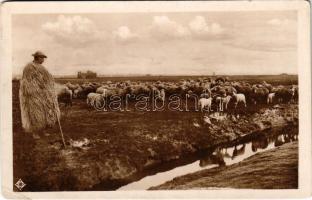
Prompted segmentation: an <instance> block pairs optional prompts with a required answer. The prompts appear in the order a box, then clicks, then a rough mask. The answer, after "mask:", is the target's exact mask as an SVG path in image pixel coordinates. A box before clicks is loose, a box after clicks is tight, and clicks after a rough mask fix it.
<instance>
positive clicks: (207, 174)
mask: <svg viewBox="0 0 312 200" xmlns="http://www.w3.org/2000/svg"><path fill="white" fill-rule="evenodd" d="M198 188H200V189H205V188H206V189H209V188H250V189H290V188H298V142H292V143H288V144H284V145H282V146H280V147H277V148H276V149H273V150H269V151H266V152H261V153H258V154H255V155H254V156H251V157H250V158H247V159H246V160H243V161H242V162H240V163H237V164H233V165H230V166H226V167H219V168H213V169H208V170H202V171H199V172H197V173H193V174H188V175H185V176H181V177H178V178H175V179H173V180H172V181H169V182H166V183H164V184H162V185H160V186H157V187H153V188H150V189H151V190H188V189H198Z"/></svg>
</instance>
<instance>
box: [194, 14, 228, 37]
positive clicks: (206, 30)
mask: <svg viewBox="0 0 312 200" xmlns="http://www.w3.org/2000/svg"><path fill="white" fill-rule="evenodd" d="M189 27H190V30H191V32H192V33H193V35H194V36H195V37H196V36H201V37H202V36H216V35H219V34H222V33H223V32H224V29H223V28H222V27H221V25H220V24H218V23H212V24H210V25H209V24H207V22H206V19H205V18H204V17H203V16H196V17H195V18H194V19H193V20H192V21H191V22H190V23H189Z"/></svg>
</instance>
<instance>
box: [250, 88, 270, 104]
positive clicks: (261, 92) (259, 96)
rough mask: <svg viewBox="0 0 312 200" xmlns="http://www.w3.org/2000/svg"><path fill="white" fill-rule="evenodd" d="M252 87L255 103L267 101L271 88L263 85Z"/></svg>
mask: <svg viewBox="0 0 312 200" xmlns="http://www.w3.org/2000/svg"><path fill="white" fill-rule="evenodd" d="M252 89H253V92H252V98H253V100H254V104H257V103H259V102H260V103H265V102H266V100H267V96H268V94H269V90H268V89H267V88H266V87H264V86H262V85H254V86H253V87H252Z"/></svg>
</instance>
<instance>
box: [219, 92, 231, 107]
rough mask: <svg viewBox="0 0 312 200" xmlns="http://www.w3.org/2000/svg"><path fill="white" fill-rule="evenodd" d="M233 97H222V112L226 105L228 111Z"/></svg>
mask: <svg viewBox="0 0 312 200" xmlns="http://www.w3.org/2000/svg"><path fill="white" fill-rule="evenodd" d="M231 98H232V97H231V96H229V95H228V96H226V97H222V104H221V106H222V110H223V106H224V105H225V110H227V108H228V104H229V103H230V101H231Z"/></svg>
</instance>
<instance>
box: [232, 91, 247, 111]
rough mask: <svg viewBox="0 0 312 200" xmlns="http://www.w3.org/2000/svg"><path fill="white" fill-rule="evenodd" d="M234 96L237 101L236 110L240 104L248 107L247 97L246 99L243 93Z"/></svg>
mask: <svg viewBox="0 0 312 200" xmlns="http://www.w3.org/2000/svg"><path fill="white" fill-rule="evenodd" d="M233 96H234V97H235V99H236V101H235V108H236V106H237V104H238V103H239V102H242V103H243V104H244V105H245V107H247V105H246V97H245V95H244V94H242V93H238V94H237V93H235V92H233Z"/></svg>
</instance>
